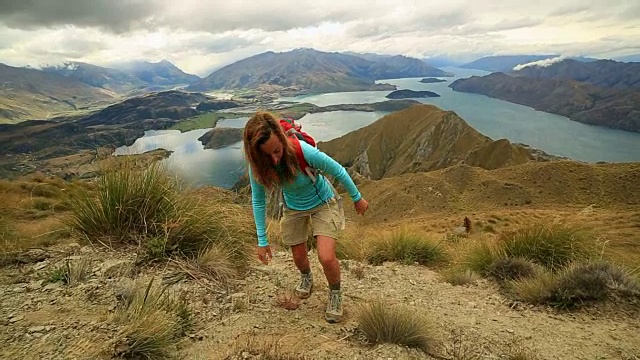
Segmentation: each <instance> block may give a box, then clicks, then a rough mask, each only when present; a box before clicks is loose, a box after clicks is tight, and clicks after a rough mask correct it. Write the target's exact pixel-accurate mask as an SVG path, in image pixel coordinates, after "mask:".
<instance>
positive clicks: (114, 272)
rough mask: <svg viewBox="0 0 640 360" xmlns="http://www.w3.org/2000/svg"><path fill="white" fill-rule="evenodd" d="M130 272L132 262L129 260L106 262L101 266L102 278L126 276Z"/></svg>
mask: <svg viewBox="0 0 640 360" xmlns="http://www.w3.org/2000/svg"><path fill="white" fill-rule="evenodd" d="M132 270H133V262H132V261H130V260H107V261H105V262H104V263H103V264H102V276H104V277H105V278H118V277H122V276H128V275H129V274H131V271H132Z"/></svg>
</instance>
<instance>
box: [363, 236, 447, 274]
mask: <svg viewBox="0 0 640 360" xmlns="http://www.w3.org/2000/svg"><path fill="white" fill-rule="evenodd" d="M366 251H367V256H366V258H367V260H368V261H369V262H370V263H372V264H374V265H380V264H382V263H383V262H385V261H397V262H401V263H404V264H413V263H418V264H420V265H431V266H433V265H438V264H441V263H442V262H444V261H445V260H446V253H445V251H444V247H443V240H442V239H437V238H433V237H431V236H429V235H428V234H426V233H424V232H423V231H420V230H418V229H416V228H412V227H402V228H399V229H397V230H394V231H385V232H382V233H381V234H380V235H378V236H376V237H374V238H373V239H371V241H368V242H367V248H366Z"/></svg>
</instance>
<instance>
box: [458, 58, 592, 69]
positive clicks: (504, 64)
mask: <svg viewBox="0 0 640 360" xmlns="http://www.w3.org/2000/svg"><path fill="white" fill-rule="evenodd" d="M559 56H560V55H499V56H486V57H483V58H480V59H478V60H475V61H472V62H470V63H467V64H463V65H460V67H461V68H465V69H475V70H484V71H490V72H509V71H513V68H515V67H516V66H518V65H524V64H528V63H532V62H534V61H541V60H549V59H553V58H557V57H559ZM570 59H575V60H578V61H582V62H589V61H595V60H596V59H592V58H585V57H570Z"/></svg>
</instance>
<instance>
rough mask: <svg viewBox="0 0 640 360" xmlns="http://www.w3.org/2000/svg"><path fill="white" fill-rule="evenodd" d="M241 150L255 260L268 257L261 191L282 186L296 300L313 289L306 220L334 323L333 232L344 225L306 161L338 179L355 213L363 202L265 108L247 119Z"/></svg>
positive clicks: (340, 174)
mask: <svg viewBox="0 0 640 360" xmlns="http://www.w3.org/2000/svg"><path fill="white" fill-rule="evenodd" d="M244 152H245V157H246V159H247V162H248V164H249V167H248V168H249V180H250V183H251V204H252V206H253V216H254V221H255V224H256V230H257V235H258V251H257V252H258V259H260V261H262V263H264V264H268V263H269V260H270V259H271V257H272V255H271V248H270V247H269V242H268V239H267V233H266V226H265V222H266V211H265V208H266V206H265V203H266V200H265V199H266V196H265V189H276V188H278V189H281V190H282V194H283V200H284V211H283V215H282V219H281V220H280V226H281V229H282V238H283V241H284V244H285V245H286V246H289V247H291V252H292V255H293V261H294V263H295V264H296V267H297V268H298V270H300V284H299V285H298V286H297V287H296V289H295V293H296V295H297V296H298V297H300V298H303V299H304V298H308V297H309V296H310V295H311V290H312V288H313V277H312V275H311V267H310V264H309V258H308V257H307V238H308V234H307V226H308V225H309V223H310V224H311V229H312V234H313V236H314V237H315V238H316V242H317V252H318V260H320V264H322V269H323V270H324V274H325V277H326V278H327V283H328V284H329V296H328V301H327V309H326V311H325V319H326V320H327V321H328V322H330V323H335V322H340V321H341V320H342V293H341V290H340V263H339V262H338V259H337V258H336V253H335V246H336V239H337V235H338V231H339V230H342V229H343V228H344V223H345V220H344V213H343V211H342V206H341V199H340V196H339V195H338V194H337V192H336V191H335V189H334V188H333V186H332V185H331V183H330V182H329V181H328V180H327V179H326V178H325V177H324V176H323V175H321V174H319V173H313V172H307V171H305V170H308V169H307V168H304V167H306V166H307V165H308V166H309V167H312V168H314V169H318V170H321V171H322V172H324V173H326V174H329V175H332V176H333V177H335V178H336V179H338V181H340V183H341V184H342V185H343V186H344V188H345V189H346V190H347V192H348V194H349V196H350V197H351V200H353V202H354V205H355V209H356V213H358V214H361V215H362V214H364V213H365V211H367V208H368V207H369V204H368V203H367V201H366V200H365V199H363V198H362V196H361V194H360V192H359V191H358V189H357V187H356V185H355V184H354V183H353V180H352V179H351V177H350V176H349V174H348V173H347V171H346V170H345V168H344V167H343V166H342V165H340V164H338V163H337V162H336V161H335V160H333V159H332V158H331V157H329V156H328V155H326V154H325V153H323V152H321V151H320V150H318V149H317V148H315V147H313V146H312V145H309V144H307V143H306V142H305V141H301V140H299V139H298V138H297V137H288V136H287V135H286V134H285V132H284V130H283V128H282V127H281V125H280V121H279V120H277V119H276V118H275V117H274V116H273V115H272V114H270V113H268V112H257V113H256V114H255V115H254V116H253V117H252V118H251V119H249V121H248V122H247V125H246V126H245V128H244ZM302 157H303V158H302ZM305 162H306V164H301V163H305ZM303 168H304V169H303Z"/></svg>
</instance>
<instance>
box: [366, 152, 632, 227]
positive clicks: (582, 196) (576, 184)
mask: <svg viewBox="0 0 640 360" xmlns="http://www.w3.org/2000/svg"><path fill="white" fill-rule="evenodd" d="M638 179H640V163H622V164H584V163H579V162H575V161H550V162H530V163H527V164H522V165H517V166H512V167H509V168H502V169H495V170H485V169H482V168H478V167H472V166H467V165H457V166H452V167H449V168H446V169H442V170H438V171H431V172H427V173H412V174H404V175H400V176H397V177H393V178H385V179H382V180H378V181H367V182H365V183H363V184H361V185H360V190H361V191H362V193H363V194H364V196H365V197H366V198H367V200H369V201H370V204H371V207H370V209H369V211H368V212H367V216H366V217H364V218H361V221H364V222H371V223H378V222H380V221H385V220H386V221H393V220H399V219H402V218H405V217H420V216H430V215H434V214H436V213H440V214H446V213H450V214H453V213H459V212H461V211H463V212H465V211H477V210H490V209H502V210H507V211H508V210H509V209H511V210H515V209H522V210H524V209H532V208H538V209H539V208H557V207H567V206H572V207H578V208H579V207H586V206H589V205H595V206H598V207H610V208H639V206H640V182H638Z"/></svg>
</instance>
